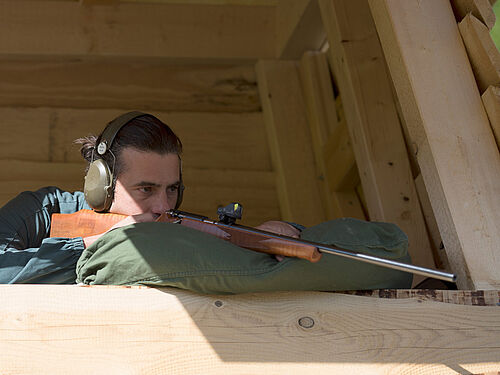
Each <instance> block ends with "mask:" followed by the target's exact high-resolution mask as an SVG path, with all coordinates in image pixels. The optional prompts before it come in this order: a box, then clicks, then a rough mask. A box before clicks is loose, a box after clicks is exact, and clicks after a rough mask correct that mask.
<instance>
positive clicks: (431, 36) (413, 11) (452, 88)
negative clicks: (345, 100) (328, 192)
mask: <svg viewBox="0 0 500 375" xmlns="http://www.w3.org/2000/svg"><path fill="white" fill-rule="evenodd" d="M370 6H371V10H372V14H373V16H374V18H375V22H376V24H377V31H378V34H379V36H380V39H381V42H382V45H383V47H384V51H385V56H386V58H387V62H388V66H389V69H390V71H391V75H392V78H393V80H394V83H395V87H396V91H397V93H398V97H399V100H400V103H401V107H402V110H403V113H404V116H405V120H406V125H407V127H408V129H409V132H410V135H411V138H412V141H413V142H415V144H416V146H417V150H418V154H417V158H418V162H419V165H420V169H421V173H422V176H423V179H424V182H425V186H426V190H427V192H428V194H429V198H430V201H431V204H432V209H433V212H434V214H435V215H436V220H437V223H438V226H439V232H440V233H441V236H442V239H443V242H444V246H445V248H446V252H447V254H448V259H449V261H450V263H451V268H452V270H453V272H454V273H457V274H458V280H459V281H458V285H459V287H460V288H461V289H498V286H499V285H500V272H499V270H500V258H499V257H498V244H499V243H500V211H499V209H498V207H500V155H499V152H498V149H497V146H496V144H495V140H494V138H493V136H492V131H491V129H490V125H489V122H488V118H487V116H486V112H485V110H484V107H483V105H482V102H481V98H480V96H479V95H478V90H477V86H476V82H475V80H474V76H473V74H472V71H471V68H470V64H469V60H468V58H467V55H466V52H465V48H464V46H463V43H462V41H461V38H460V34H459V31H458V28H457V25H456V21H455V17H454V16H453V12H452V9H451V6H450V4H449V3H448V2H447V1H444V0H443V1H434V0H431V1H429V0H427V1H422V2H419V3H418V4H417V3H415V2H410V1H408V2H406V1H403V2H401V1H393V0H383V1H372V0H370Z"/></svg>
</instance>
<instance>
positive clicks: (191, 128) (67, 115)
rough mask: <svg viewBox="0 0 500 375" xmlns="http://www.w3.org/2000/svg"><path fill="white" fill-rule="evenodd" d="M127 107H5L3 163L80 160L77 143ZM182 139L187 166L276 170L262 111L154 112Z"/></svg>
mask: <svg viewBox="0 0 500 375" xmlns="http://www.w3.org/2000/svg"><path fill="white" fill-rule="evenodd" d="M133 109H138V110H141V108H126V109H121V110H120V109H67V108H1V107H0V118H2V137H1V138H0V146H1V147H0V159H19V160H31V161H55V162H79V161H81V160H82V159H81V156H80V154H79V152H78V148H77V147H76V146H75V145H74V144H73V141H74V140H75V139H77V138H79V137H83V136H86V135H88V134H99V133H100V132H101V131H102V130H103V129H104V127H105V125H106V124H107V123H108V122H109V121H111V120H112V119H113V118H115V117H116V116H118V115H120V114H122V113H124V112H127V111H129V110H133ZM149 113H152V114H154V115H156V116H158V118H159V119H161V120H162V121H164V122H165V123H167V124H168V125H169V126H170V127H171V128H172V129H173V130H174V131H175V132H176V133H177V135H178V136H179V137H180V138H181V140H182V142H183V146H184V154H183V161H184V165H185V166H186V167H192V168H207V169H236V170H253V171H271V170H272V169H271V157H270V152H269V147H268V145H267V142H266V133H265V128H264V120H263V118H262V114H261V113H179V112H176V113H166V112H157V111H152V112H151V111H150V112H149Z"/></svg>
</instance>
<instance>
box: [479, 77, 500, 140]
mask: <svg viewBox="0 0 500 375" xmlns="http://www.w3.org/2000/svg"><path fill="white" fill-rule="evenodd" d="M481 97H482V99H483V104H484V108H485V109H486V113H487V114H488V118H489V120H490V125H491V129H492V130H493V135H494V136H495V140H496V142H497V146H498V149H499V150H500V87H497V86H490V87H488V89H487V90H486V91H485V92H484V93H483V95H482V96H481Z"/></svg>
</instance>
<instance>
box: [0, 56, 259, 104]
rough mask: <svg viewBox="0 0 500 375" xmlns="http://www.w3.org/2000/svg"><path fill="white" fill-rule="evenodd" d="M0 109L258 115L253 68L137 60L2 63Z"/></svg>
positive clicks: (7, 60) (66, 60) (54, 60)
mask: <svg viewBox="0 0 500 375" xmlns="http://www.w3.org/2000/svg"><path fill="white" fill-rule="evenodd" d="M0 76H1V77H2V79H1V80H0V106H2V107H66V108H96V109H97V108H143V110H157V111H168V112H258V111H260V110H261V108H260V100H259V95H258V92H257V79H256V76H255V69H254V64H251V65H228V64H200V63H198V64H179V63H177V64H174V63H170V64H167V63H165V62H164V61H158V60H148V59H143V60H140V61H138V60H135V59H126V58H123V59H119V60H118V59H110V58H100V59H26V58H25V59H3V60H0Z"/></svg>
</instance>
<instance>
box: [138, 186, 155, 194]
mask: <svg viewBox="0 0 500 375" xmlns="http://www.w3.org/2000/svg"><path fill="white" fill-rule="evenodd" d="M138 190H139V191H140V192H141V193H144V194H147V193H151V192H152V191H153V189H152V188H151V186H143V187H140V188H139V189H138Z"/></svg>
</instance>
